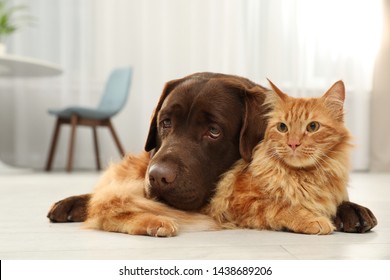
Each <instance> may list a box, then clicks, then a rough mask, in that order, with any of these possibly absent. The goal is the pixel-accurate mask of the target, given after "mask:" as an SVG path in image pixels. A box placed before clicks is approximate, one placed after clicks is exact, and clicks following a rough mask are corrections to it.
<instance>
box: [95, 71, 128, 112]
mask: <svg viewBox="0 0 390 280" xmlns="http://www.w3.org/2000/svg"><path fill="white" fill-rule="evenodd" d="M132 76H133V69H132V68H131V67H126V68H118V69H114V70H113V71H112V72H111V74H110V77H109V78H108V80H107V83H106V87H105V90H104V93H103V97H102V99H101V100H100V104H99V106H98V109H99V111H104V112H105V113H107V114H109V115H110V116H113V115H115V114H117V113H118V112H119V111H120V110H121V109H122V108H123V107H124V106H125V104H126V101H127V97H128V95H129V89H130V84H131V78H132Z"/></svg>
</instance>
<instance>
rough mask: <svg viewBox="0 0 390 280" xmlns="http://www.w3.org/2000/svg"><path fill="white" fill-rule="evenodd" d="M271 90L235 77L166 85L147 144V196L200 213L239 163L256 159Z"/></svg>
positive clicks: (201, 76) (205, 76) (198, 77)
mask: <svg viewBox="0 0 390 280" xmlns="http://www.w3.org/2000/svg"><path fill="white" fill-rule="evenodd" d="M266 90H267V89H265V88H263V87H261V86H259V85H256V84H254V83H252V82H251V81H249V80H247V79H244V78H241V77H236V76H230V75H223V74H213V73H197V74H193V75H190V76H187V77H185V78H182V79H178V80H174V81H170V82H168V83H167V84H166V86H165V88H164V90H163V93H162V95H161V97H160V100H159V102H158V105H157V108H156V110H155V112H154V115H153V117H152V121H151V125H150V130H149V135H148V138H147V142H146V145H145V150H146V151H151V155H152V158H151V161H150V164H149V167H148V171H147V173H146V182H147V183H146V192H147V194H148V195H149V196H150V197H154V198H157V199H158V200H161V201H164V202H166V203H167V204H169V205H171V206H173V207H176V208H179V209H183V210H196V209H199V208H200V207H202V206H203V205H204V204H205V203H207V202H208V200H209V199H210V198H211V196H212V194H213V191H214V188H215V184H216V182H217V181H218V179H219V177H220V176H221V175H222V174H223V173H224V172H225V171H227V170H228V169H229V168H230V167H231V166H232V164H233V163H234V162H235V161H236V160H238V159H239V158H241V157H242V158H243V159H245V160H247V161H249V160H250V159H251V156H252V149H253V148H254V146H255V145H256V144H257V143H258V142H259V141H260V140H261V139H262V138H263V136H264V131H265V127H266V117H265V110H266V108H265V107H264V106H263V102H264V92H265V91H266Z"/></svg>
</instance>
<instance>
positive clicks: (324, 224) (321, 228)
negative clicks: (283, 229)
mask: <svg viewBox="0 0 390 280" xmlns="http://www.w3.org/2000/svg"><path fill="white" fill-rule="evenodd" d="M334 230H335V226H334V225H333V224H332V222H331V221H330V220H329V219H328V218H326V217H319V218H315V219H313V220H311V221H310V222H308V223H307V224H304V225H303V227H302V233H306V234H321V235H323V234H331V233H332V232H333V231H334Z"/></svg>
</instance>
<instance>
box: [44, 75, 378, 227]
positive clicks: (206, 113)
mask: <svg viewBox="0 0 390 280" xmlns="http://www.w3.org/2000/svg"><path fill="white" fill-rule="evenodd" d="M266 90H267V89H266V88H264V87H261V86H259V85H256V84H255V83H253V82H251V81H249V80H247V79H245V78H241V77H237V76H231V75H223V74H214V73H197V74H193V75H190V76H187V77H184V78H182V79H178V80H174V81H171V82H168V83H167V84H166V86H165V88H164V90H163V93H162V95H161V98H160V101H159V103H158V105H157V108H156V111H155V113H154V116H153V118H152V122H151V126H150V130H149V135H148V138H147V142H146V146H145V150H146V151H148V152H150V161H149V162H148V164H147V168H146V169H145V170H143V172H147V174H148V175H147V176H146V181H148V186H147V195H148V196H149V197H152V198H156V199H157V200H160V201H162V202H165V203H167V204H168V205H171V206H173V207H175V208H178V209H182V210H192V211H196V210H199V209H200V208H201V207H202V206H204V205H205V204H207V203H208V201H209V199H210V198H211V197H212V195H213V192H214V187H215V184H216V182H217V180H218V179H219V177H220V175H221V174H223V173H224V172H225V171H227V170H228V169H229V168H230V167H231V166H232V164H233V163H234V162H235V161H236V160H237V159H239V158H240V157H242V158H244V159H245V160H247V161H249V160H250V159H251V155H252V149H253V147H254V146H255V145H256V144H257V143H258V142H259V141H260V140H261V139H262V138H263V133H264V129H265V125H266V119H265V113H266V112H265V109H264V107H263V101H264V96H263V93H264V92H265V91H266ZM134 164H137V162H136V161H134ZM128 176H129V177H130V178H131V176H133V175H132V174H128ZM89 200H90V195H88V194H87V195H82V196H74V197H69V198H67V199H64V200H62V201H59V202H57V203H56V204H55V205H54V206H53V207H52V209H51V210H50V212H49V213H48V217H49V219H50V220H51V221H52V222H72V221H75V222H80V221H84V220H85V218H86V208H87V203H88V201H89ZM335 222H336V226H337V228H338V230H341V231H348V232H365V231H368V230H370V229H371V228H372V227H374V226H375V225H376V219H375V217H374V215H373V214H372V213H371V211H370V210H369V209H367V208H365V207H362V206H360V205H357V204H354V203H351V202H344V203H343V204H342V205H340V207H339V211H338V215H337V217H336V220H335Z"/></svg>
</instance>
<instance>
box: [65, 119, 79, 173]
mask: <svg viewBox="0 0 390 280" xmlns="http://www.w3.org/2000/svg"><path fill="white" fill-rule="evenodd" d="M70 124H71V133H70V140H69V151H68V164H67V166H66V171H68V172H70V171H72V164H73V150H74V140H75V138H76V127H77V115H72V117H71V118H70Z"/></svg>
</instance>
